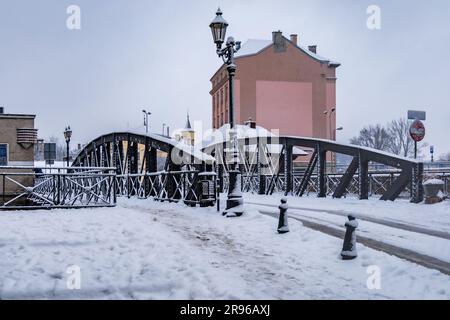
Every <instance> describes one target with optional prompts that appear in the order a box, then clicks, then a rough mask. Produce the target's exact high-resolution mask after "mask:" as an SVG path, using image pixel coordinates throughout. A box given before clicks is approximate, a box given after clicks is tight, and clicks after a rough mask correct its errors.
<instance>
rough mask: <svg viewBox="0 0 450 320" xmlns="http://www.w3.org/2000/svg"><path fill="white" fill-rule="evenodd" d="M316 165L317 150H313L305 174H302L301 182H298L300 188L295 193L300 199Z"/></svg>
mask: <svg viewBox="0 0 450 320" xmlns="http://www.w3.org/2000/svg"><path fill="white" fill-rule="evenodd" d="M316 164H317V150H316V149H315V148H314V152H313V153H312V155H311V158H310V159H309V163H308V166H307V167H306V170H305V173H304V174H303V177H302V181H301V182H300V187H299V189H298V191H297V195H299V196H300V197H302V196H303V194H304V193H305V191H306V188H307V187H308V184H309V181H310V180H311V175H312V173H313V171H314V168H315V167H316Z"/></svg>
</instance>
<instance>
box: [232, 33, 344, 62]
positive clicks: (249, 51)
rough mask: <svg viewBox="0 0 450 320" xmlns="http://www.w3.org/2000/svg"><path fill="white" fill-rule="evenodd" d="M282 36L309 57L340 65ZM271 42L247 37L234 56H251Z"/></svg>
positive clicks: (268, 45)
mask: <svg viewBox="0 0 450 320" xmlns="http://www.w3.org/2000/svg"><path fill="white" fill-rule="evenodd" d="M283 38H284V39H285V40H286V41H289V42H290V43H291V44H292V45H294V46H296V47H297V48H298V49H300V50H301V51H303V52H304V53H306V54H307V55H309V56H310V57H311V58H313V59H315V60H317V61H319V62H323V63H328V65H329V66H335V67H338V66H340V65H341V64H340V63H339V62H336V61H332V60H330V59H327V58H325V57H322V56H320V55H318V54H317V53H314V52H312V51H310V50H309V49H308V48H306V47H303V46H301V45H298V44H297V45H296V44H295V43H293V42H292V41H290V40H289V39H287V38H286V37H284V36H283ZM272 44H273V42H272V41H271V40H260V39H249V40H248V41H246V42H245V43H244V44H243V45H242V47H241V49H240V50H239V51H238V52H237V53H236V55H235V57H236V58H241V57H245V56H251V55H254V54H258V53H260V52H261V51H263V50H265V49H266V48H268V47H270V46H271V45H272Z"/></svg>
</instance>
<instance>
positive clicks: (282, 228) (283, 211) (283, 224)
mask: <svg viewBox="0 0 450 320" xmlns="http://www.w3.org/2000/svg"><path fill="white" fill-rule="evenodd" d="M278 208H279V209H280V217H279V218H278V233H287V232H289V226H288V213H287V209H288V205H287V199H286V198H282V199H281V204H280V206H279V207H278Z"/></svg>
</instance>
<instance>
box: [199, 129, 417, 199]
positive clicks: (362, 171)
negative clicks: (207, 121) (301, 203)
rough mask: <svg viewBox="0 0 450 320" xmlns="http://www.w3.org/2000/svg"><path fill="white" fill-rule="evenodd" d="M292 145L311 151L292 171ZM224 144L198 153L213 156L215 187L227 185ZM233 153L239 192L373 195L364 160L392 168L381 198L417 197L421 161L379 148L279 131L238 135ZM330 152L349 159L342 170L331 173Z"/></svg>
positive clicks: (339, 195)
mask: <svg viewBox="0 0 450 320" xmlns="http://www.w3.org/2000/svg"><path fill="white" fill-rule="evenodd" d="M273 145H279V146H280V151H278V152H273V151H271V150H273V148H271V146H273ZM295 147H300V148H305V149H309V150H310V151H311V153H310V155H309V162H308V163H307V165H306V166H303V167H302V170H300V173H299V172H298V171H299V170H294V167H296V166H295V164H296V162H295V161H294V158H295V156H294V153H293V150H294V148H295ZM226 149H227V143H226V142H220V143H218V144H213V145H210V146H208V147H206V148H204V152H206V153H208V154H211V155H213V156H214V157H215V158H216V160H217V171H218V176H219V183H220V188H221V190H225V189H226V187H227V164H226V163H227V162H226V161H225V158H226V152H224V151H226ZM239 153H240V163H241V172H242V186H243V189H244V191H253V192H255V191H256V192H257V193H259V194H267V195H271V194H272V193H273V192H274V191H281V190H282V191H284V193H285V194H293V195H297V196H303V195H304V194H305V193H309V192H310V191H311V190H313V191H315V192H316V193H317V196H318V197H326V196H327V195H328V194H330V191H331V194H332V196H333V197H334V198H341V197H343V196H344V195H346V194H349V193H354V192H355V191H356V193H357V194H358V196H359V198H360V199H368V198H369V194H373V193H372V192H370V190H371V187H370V186H371V185H372V184H371V183H370V182H371V180H370V178H371V177H372V176H373V175H372V173H371V174H369V164H371V163H378V164H383V165H385V166H386V167H388V168H389V169H390V170H392V174H390V175H389V179H388V180H386V179H384V180H383V182H381V187H382V188H380V189H381V190H382V191H383V192H382V195H381V198H380V199H381V200H391V201H393V200H395V199H397V198H398V196H399V195H400V194H401V193H402V192H403V193H405V191H409V192H408V195H409V196H410V198H411V202H413V203H419V202H421V201H423V187H422V183H423V163H421V162H419V161H416V160H413V159H407V158H404V157H399V156H396V155H393V154H389V153H386V152H382V151H379V150H375V149H371V148H366V147H360V146H355V145H347V144H340V143H336V142H335V141H330V140H323V139H314V138H303V137H294V136H280V137H256V138H244V139H239ZM335 154H344V155H347V156H350V157H351V158H352V160H351V163H350V165H349V166H348V168H347V169H346V171H345V173H344V174H343V175H340V176H339V175H334V177H333V176H332V170H327V165H328V166H330V167H331V169H332V165H330V164H332V163H333V161H330V159H331V157H333V156H334V155H335ZM355 180H356V182H357V185H356V188H355ZM330 189H332V190H330ZM355 189H356V190H355Z"/></svg>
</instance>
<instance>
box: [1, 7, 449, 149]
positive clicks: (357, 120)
mask: <svg viewBox="0 0 450 320" xmlns="http://www.w3.org/2000/svg"><path fill="white" fill-rule="evenodd" d="M71 4H76V5H79V6H80V7H81V14H82V17H81V19H82V29H81V30H68V29H67V28H66V19H67V17H68V15H67V14H66V8H67V7H68V6H69V5H71ZM371 4H375V5H378V6H380V8H381V13H382V22H381V23H382V25H381V26H382V28H381V30H379V31H371V30H369V29H367V27H366V20H367V17H368V15H367V14H366V9H367V7H368V6H369V5H371ZM218 5H220V6H221V8H222V10H223V11H224V17H225V19H227V20H228V22H229V23H230V28H229V33H228V34H229V35H233V36H234V37H235V38H236V39H238V40H242V41H245V40H247V39H249V38H253V39H270V37H271V32H272V31H274V30H278V29H280V30H281V31H283V32H284V34H285V35H289V34H290V33H297V34H298V35H299V42H300V43H301V44H303V45H310V44H317V45H318V53H319V54H320V55H323V56H325V57H327V58H330V59H333V60H337V61H339V62H341V63H342V66H341V67H340V68H339V69H338V87H337V92H338V93H337V94H338V102H337V107H338V126H344V131H342V132H339V133H338V140H340V141H348V139H349V138H350V137H351V136H353V135H355V134H356V133H357V132H358V131H359V129H360V128H361V127H362V125H364V124H368V123H377V122H379V123H385V122H387V121H389V120H391V119H394V118H399V117H401V116H404V115H405V114H406V111H407V109H408V108H411V109H423V110H426V111H427V113H428V120H427V121H426V122H425V125H426V127H427V138H426V139H425V141H426V142H428V143H429V144H432V145H434V146H435V150H436V153H437V155H439V154H442V153H444V152H448V151H450V143H449V142H448V141H449V136H450V78H449V76H450V74H449V73H450V60H449V58H450V22H449V21H450V2H449V1H446V0H442V1H430V0H428V1H414V2H412V1H406V0H404V1H403V0H396V1H381V0H378V1H376V0H372V1H365V0H352V1H351V0H341V1H332V0H328V1H325V0H323V1H300V0H292V1H289V0H286V1H275V0H266V1H261V0H247V1H242V0H240V1H239V0H236V1H235V0H222V1H211V0H209V1H207V0H204V1H201V0H192V1H181V0H178V1H167V0H164V1H153V0H71V1H66V0H40V1H32V0H28V1H24V0H14V1H13V0H0V41H1V49H0V106H1V105H3V106H5V107H6V109H7V112H10V113H15V112H18V113H36V114H37V121H36V126H37V127H38V128H39V135H40V137H44V138H47V137H49V136H50V135H59V136H61V137H62V131H63V129H64V127H65V126H66V124H70V125H71V126H72V128H73V130H74V142H87V141H88V140H91V139H92V138H94V137H96V136H98V135H100V134H102V133H106V132H110V131H114V130H116V129H126V128H127V127H129V128H131V129H135V128H138V127H139V126H141V127H142V115H141V111H140V110H141V109H142V107H143V106H145V107H146V108H148V109H149V110H151V111H152V112H153V115H152V116H151V118H150V126H151V128H152V129H151V130H152V131H156V132H160V131H161V127H162V123H163V122H164V123H167V124H169V125H170V126H171V127H172V128H175V127H182V126H183V125H184V123H185V114H186V110H187V109H189V111H190V114H191V118H192V119H195V120H201V121H203V122H204V124H205V126H207V127H210V122H211V121H210V118H211V107H210V105H211V101H210V96H209V90H210V82H209V79H210V77H211V75H212V73H213V72H214V71H215V70H216V69H217V67H218V66H219V65H220V60H219V59H218V58H217V56H216V54H215V51H214V50H215V49H214V45H213V43H212V39H211V34H210V30H209V28H208V24H209V22H210V21H211V20H212V18H213V17H214V13H215V10H216V8H217V6H218ZM427 153H428V152H427Z"/></svg>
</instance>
